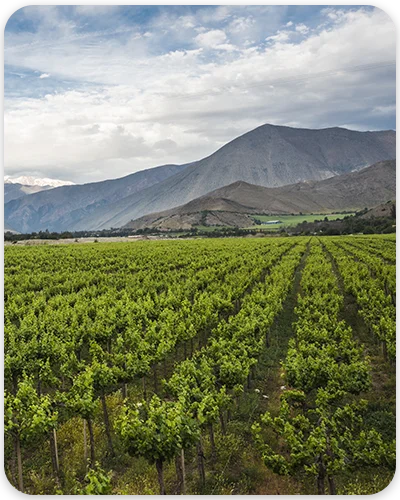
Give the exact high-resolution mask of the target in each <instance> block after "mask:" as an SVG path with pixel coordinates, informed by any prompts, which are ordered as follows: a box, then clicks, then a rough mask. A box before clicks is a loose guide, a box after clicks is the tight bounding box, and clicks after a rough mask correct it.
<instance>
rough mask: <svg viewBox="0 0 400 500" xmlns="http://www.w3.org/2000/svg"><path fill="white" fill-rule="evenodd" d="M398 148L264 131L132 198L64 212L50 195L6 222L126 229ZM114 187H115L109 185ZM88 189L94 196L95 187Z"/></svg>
mask: <svg viewBox="0 0 400 500" xmlns="http://www.w3.org/2000/svg"><path fill="white" fill-rule="evenodd" d="M395 143H396V133H395V132H394V131H378V132H358V131H351V130H348V129H344V128H340V127H334V128H328V129H301V128H293V127H284V126H275V125H271V124H266V125H262V126H260V127H257V128H256V129H254V130H251V131H249V132H247V133H246V134H243V135H241V136H239V137H238V138H236V139H234V140H233V141H230V142H229V143H227V144H225V145H224V146H222V147H221V148H220V149H218V150H217V151H216V152H214V153H213V154H211V155H209V156H207V157H205V158H203V159H201V160H198V161H196V162H192V163H189V164H185V165H180V166H179V165H176V166H175V167H176V168H177V169H178V170H179V169H180V170H179V171H178V170H177V171H176V172H175V173H173V174H172V175H168V176H166V177H165V178H164V179H162V180H159V182H154V183H153V184H151V185H149V186H145V187H143V188H141V189H136V190H135V191H134V192H131V193H127V190H125V191H124V190H122V191H120V192H116V191H114V196H108V197H103V198H102V197H99V196H97V197H95V199H91V200H90V203H87V204H86V205H85V206H84V205H83V204H82V203H80V204H79V203H78V206H75V205H77V202H76V201H75V203H74V204H72V205H71V203H70V201H71V200H69V199H68V200H66V203H67V204H68V202H69V205H70V206H66V207H59V206H58V205H57V203H55V201H54V200H52V199H51V195H44V196H43V194H42V193H39V195H31V196H30V198H29V199H28V200H26V199H24V198H22V199H21V200H20V201H19V202H10V203H8V204H6V205H5V215H6V220H7V222H8V223H9V224H10V225H11V226H12V227H16V229H18V230H20V231H21V230H22V231H26V230H28V229H31V230H32V229H33V230H39V229H46V228H48V229H49V230H85V229H93V230H96V229H105V228H110V227H121V226H123V225H125V224H126V223H128V222H129V221H130V220H132V219H137V218H138V217H141V216H143V215H146V214H149V213H152V212H158V211H163V210H167V209H170V208H173V207H175V206H177V205H183V204H185V203H187V202H189V201H191V200H193V199H196V198H198V197H200V196H202V195H205V194H207V193H208V192H210V191H213V190H215V189H218V188H221V187H223V186H226V185H229V184H232V183H233V182H236V181H238V180H243V181H245V182H249V183H250V184H256V185H260V186H264V187H279V186H283V185H287V184H294V183H297V182H300V181H304V180H310V179H311V180H323V179H327V178H329V177H333V176H336V175H339V174H341V173H346V172H350V171H352V170H359V169H362V168H364V167H366V166H368V165H371V164H373V163H376V162H377V161H380V160H387V159H393V158H395V156H396V150H395V149H396V148H395ZM159 168H160V167H159ZM151 170H153V169H150V170H149V172H150V171H151ZM115 181H118V180H114V181H104V182H115ZM85 186H88V189H89V190H90V189H96V188H91V186H93V185H91V184H86V185H85ZM57 189H62V188H57ZM58 193H59V192H57V194H58ZM56 202H57V200H56Z"/></svg>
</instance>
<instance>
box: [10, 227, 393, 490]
mask: <svg viewBox="0 0 400 500" xmlns="http://www.w3.org/2000/svg"><path fill="white" fill-rule="evenodd" d="M395 262H396V241H395V237H394V236H392V235H382V236H374V237H367V236H347V237H322V238H317V237H287V238H278V237H277V238H242V239H240V238H227V239H218V240H202V239H197V240H181V241H141V242H139V241H137V242H132V243H104V244H103V243H93V244H81V245H79V244H75V245H74V244H71V245H57V246H47V245H46V246H31V247H28V246H27V247H17V246H9V247H6V248H5V282H4V293H5V313H4V321H5V344H4V355H5V361H4V367H5V434H6V435H5V468H6V474H7V477H8V479H9V481H10V482H11V484H13V485H14V486H15V487H16V488H18V489H19V490H21V491H24V492H26V493H30V494H56V493H57V494H159V493H161V494H317V493H318V494H370V493H375V492H378V491H380V490H382V489H383V488H385V486H386V485H387V484H388V483H389V482H390V480H391V478H392V476H393V474H394V470H395V360H396V343H395V334H396V328H395V319H396V266H395Z"/></svg>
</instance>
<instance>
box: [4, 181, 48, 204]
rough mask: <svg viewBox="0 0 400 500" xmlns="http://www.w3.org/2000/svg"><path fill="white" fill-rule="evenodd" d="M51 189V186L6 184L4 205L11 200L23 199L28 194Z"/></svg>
mask: <svg viewBox="0 0 400 500" xmlns="http://www.w3.org/2000/svg"><path fill="white" fill-rule="evenodd" d="M46 189H51V186H25V185H23V184H14V183H5V184H4V203H7V202H9V201H11V200H16V199H18V198H22V197H23V196H26V195H27V194H33V193H39V192H40V191H45V190H46Z"/></svg>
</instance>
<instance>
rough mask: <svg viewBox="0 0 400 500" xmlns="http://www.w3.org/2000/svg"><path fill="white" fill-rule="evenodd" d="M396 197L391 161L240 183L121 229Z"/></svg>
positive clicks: (326, 208)
mask: <svg viewBox="0 0 400 500" xmlns="http://www.w3.org/2000/svg"><path fill="white" fill-rule="evenodd" d="M395 196H396V162H395V160H390V161H383V162H379V163H376V164H374V165H372V166H370V167H367V168H365V169H363V170H360V171H358V172H352V173H349V174H342V175H339V176H336V177H331V178H329V179H326V180H323V181H307V182H300V183H296V184H291V185H288V186H283V187H279V188H265V187H262V186H255V185H253V184H248V183H247V182H243V181H239V182H235V183H233V184H230V185H229V186H225V187H223V188H220V189H217V190H215V191H212V192H211V193H208V194H207V195H205V196H202V197H200V198H196V199H195V200H192V201H190V202H189V203H186V204H185V205H182V206H179V207H176V208H173V209H170V210H166V211H163V212H158V213H153V214H150V215H146V216H143V217H140V218H138V219H136V220H134V221H131V222H129V223H128V224H126V226H125V227H127V228H132V229H143V228H145V227H151V228H159V229H189V228H191V227H192V226H196V225H202V224H206V225H226V226H229V225H233V226H238V227H247V226H250V225H252V219H251V218H250V217H249V214H268V215H272V214H274V215H275V214H298V213H330V212H336V211H342V210H352V211H356V210H360V209H363V208H365V207H374V206H376V205H377V204H379V203H383V202H386V201H387V200H389V199H394V198H395Z"/></svg>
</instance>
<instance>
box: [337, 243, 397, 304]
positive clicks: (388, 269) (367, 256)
mask: <svg viewBox="0 0 400 500" xmlns="http://www.w3.org/2000/svg"><path fill="white" fill-rule="evenodd" d="M336 244H337V245H339V246H340V247H342V248H344V249H345V250H347V251H348V252H350V254H351V255H354V257H355V258H356V259H357V260H358V261H360V262H363V263H364V264H366V265H367V266H368V269H369V270H370V272H371V275H372V277H373V278H376V279H378V280H379V281H380V283H381V286H382V288H383V289H384V291H385V293H386V294H388V295H390V296H391V298H392V302H393V305H395V304H396V266H395V265H393V264H388V263H386V262H384V261H383V260H382V259H381V258H380V257H378V256H377V255H376V254H374V253H371V247H370V245H369V244H368V245H365V243H364V244H363V245H360V246H358V245H353V244H352V243H351V244H350V243H349V241H348V240H347V239H341V240H339V241H336Z"/></svg>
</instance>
